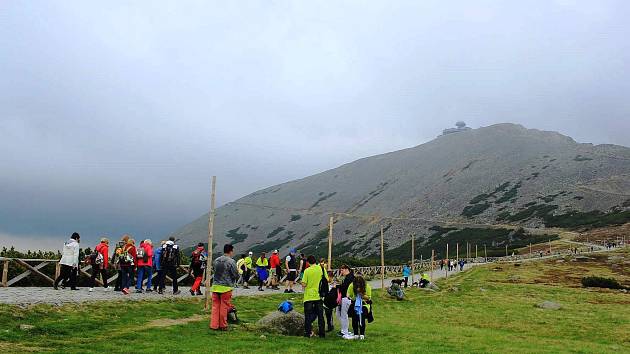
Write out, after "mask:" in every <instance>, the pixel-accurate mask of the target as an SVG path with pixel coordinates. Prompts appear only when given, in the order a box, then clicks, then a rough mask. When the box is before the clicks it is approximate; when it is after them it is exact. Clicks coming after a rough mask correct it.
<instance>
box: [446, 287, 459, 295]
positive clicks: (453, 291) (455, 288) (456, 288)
mask: <svg viewBox="0 0 630 354" xmlns="http://www.w3.org/2000/svg"><path fill="white" fill-rule="evenodd" d="M448 291H450V292H452V293H456V292H458V291H459V288H458V287H456V286H453V287H450V288H448Z"/></svg>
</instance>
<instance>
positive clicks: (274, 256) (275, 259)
mask: <svg viewBox="0 0 630 354" xmlns="http://www.w3.org/2000/svg"><path fill="white" fill-rule="evenodd" d="M269 269H270V270H271V276H270V278H269V280H270V282H271V289H273V290H280V288H278V282H279V281H280V277H281V273H282V269H281V268H280V257H279V256H278V250H274V251H273V252H272V253H271V257H269Z"/></svg>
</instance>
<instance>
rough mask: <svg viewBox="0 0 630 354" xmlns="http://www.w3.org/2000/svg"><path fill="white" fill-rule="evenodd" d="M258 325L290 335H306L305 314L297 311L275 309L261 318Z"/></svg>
mask: <svg viewBox="0 0 630 354" xmlns="http://www.w3.org/2000/svg"><path fill="white" fill-rule="evenodd" d="M258 325H259V326H261V327H263V328H264V329H266V330H268V331H270V332H275V333H280V334H284V335H288V336H301V335H304V315H303V314H301V313H299V312H297V311H291V312H289V313H282V312H280V311H273V312H271V313H269V314H267V315H266V316H265V317H263V318H261V319H260V320H259V321H258Z"/></svg>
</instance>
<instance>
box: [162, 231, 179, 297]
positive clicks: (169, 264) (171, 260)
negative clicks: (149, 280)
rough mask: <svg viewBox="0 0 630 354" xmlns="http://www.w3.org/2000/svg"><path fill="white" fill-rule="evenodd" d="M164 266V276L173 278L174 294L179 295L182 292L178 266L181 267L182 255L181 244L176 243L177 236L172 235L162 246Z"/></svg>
mask: <svg viewBox="0 0 630 354" xmlns="http://www.w3.org/2000/svg"><path fill="white" fill-rule="evenodd" d="M160 261H161V262H162V268H164V276H167V275H168V276H170V277H171V279H173V295H179V294H180V293H181V292H180V291H179V289H178V286H177V267H179V262H180V256H179V246H178V245H177V244H176V243H175V237H173V236H171V237H169V238H168V241H166V243H165V244H164V245H163V246H162V258H161V259H160Z"/></svg>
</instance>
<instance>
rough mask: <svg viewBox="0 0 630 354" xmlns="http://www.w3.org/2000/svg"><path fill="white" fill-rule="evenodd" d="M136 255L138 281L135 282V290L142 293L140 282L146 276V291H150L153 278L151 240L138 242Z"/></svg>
mask: <svg viewBox="0 0 630 354" xmlns="http://www.w3.org/2000/svg"><path fill="white" fill-rule="evenodd" d="M137 257H138V281H137V282H136V292H137V293H142V282H143V281H144V276H145V275H146V276H147V290H146V291H147V292H148V293H150V292H152V291H153V290H152V289H151V282H152V280H153V279H152V278H153V241H151V240H150V239H146V240H144V241H142V242H141V243H140V247H138V250H137Z"/></svg>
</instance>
